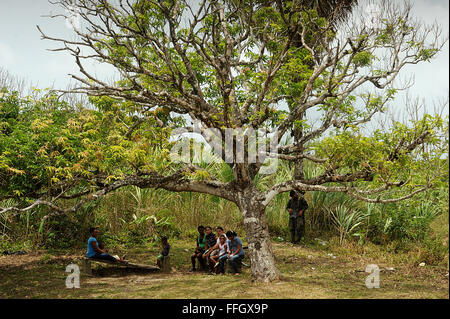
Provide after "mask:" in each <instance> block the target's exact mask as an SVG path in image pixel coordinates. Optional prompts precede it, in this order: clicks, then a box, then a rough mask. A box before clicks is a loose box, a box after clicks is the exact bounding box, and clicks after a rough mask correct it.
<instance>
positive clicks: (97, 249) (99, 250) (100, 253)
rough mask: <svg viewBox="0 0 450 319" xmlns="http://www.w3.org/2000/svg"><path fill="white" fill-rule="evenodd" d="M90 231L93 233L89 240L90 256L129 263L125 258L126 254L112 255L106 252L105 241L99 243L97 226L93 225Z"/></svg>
mask: <svg viewBox="0 0 450 319" xmlns="http://www.w3.org/2000/svg"><path fill="white" fill-rule="evenodd" d="M89 231H90V233H91V237H89V240H88V249H87V253H86V255H87V257H88V258H93V259H101V260H109V261H113V262H121V263H127V261H126V260H125V255H124V256H122V257H119V256H112V255H110V254H108V253H107V252H106V250H105V245H104V244H103V243H101V244H100V245H99V244H98V241H97V237H98V234H99V230H98V229H97V228H95V227H92V228H91V229H90V230H89Z"/></svg>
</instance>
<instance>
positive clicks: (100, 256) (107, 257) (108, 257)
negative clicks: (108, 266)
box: [90, 253, 117, 261]
mask: <svg viewBox="0 0 450 319" xmlns="http://www.w3.org/2000/svg"><path fill="white" fill-rule="evenodd" d="M90 258H93V259H101V260H109V261H117V259H116V258H114V257H113V256H111V255H110V254H105V253H103V254H100V253H96V254H95V255H94V256H92V257H90Z"/></svg>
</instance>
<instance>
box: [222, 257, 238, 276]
mask: <svg viewBox="0 0 450 319" xmlns="http://www.w3.org/2000/svg"><path fill="white" fill-rule="evenodd" d="M243 258H244V257H243V256H239V255H235V256H232V257H230V258H228V257H222V258H220V260H219V273H222V274H224V273H225V263H226V262H227V261H228V263H229V264H230V265H231V267H232V268H233V271H234V273H237V272H240V269H241V265H242V259H243Z"/></svg>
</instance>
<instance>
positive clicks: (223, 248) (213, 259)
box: [210, 234, 228, 274]
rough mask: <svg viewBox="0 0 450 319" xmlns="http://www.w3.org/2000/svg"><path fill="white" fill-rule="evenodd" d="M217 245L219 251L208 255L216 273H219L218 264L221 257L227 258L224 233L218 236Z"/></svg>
mask: <svg viewBox="0 0 450 319" xmlns="http://www.w3.org/2000/svg"><path fill="white" fill-rule="evenodd" d="M218 247H219V253H218V254H217V255H214V256H211V257H210V263H211V264H212V265H214V268H215V270H216V274H218V273H219V269H220V268H219V267H218V266H219V262H220V260H221V259H223V258H227V251H228V248H227V238H226V237H225V235H224V234H222V235H220V236H219V244H218Z"/></svg>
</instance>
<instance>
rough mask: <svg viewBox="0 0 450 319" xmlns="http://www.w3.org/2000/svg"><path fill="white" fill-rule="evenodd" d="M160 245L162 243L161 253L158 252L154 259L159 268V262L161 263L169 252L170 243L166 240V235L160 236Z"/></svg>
mask: <svg viewBox="0 0 450 319" xmlns="http://www.w3.org/2000/svg"><path fill="white" fill-rule="evenodd" d="M161 245H162V250H161V254H159V256H158V257H157V260H156V264H157V265H158V267H159V268H161V263H162V261H163V259H164V257H167V256H169V252H170V244H169V242H168V241H167V237H166V236H162V237H161Z"/></svg>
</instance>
